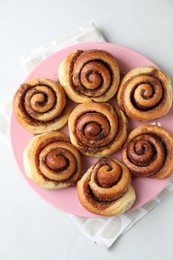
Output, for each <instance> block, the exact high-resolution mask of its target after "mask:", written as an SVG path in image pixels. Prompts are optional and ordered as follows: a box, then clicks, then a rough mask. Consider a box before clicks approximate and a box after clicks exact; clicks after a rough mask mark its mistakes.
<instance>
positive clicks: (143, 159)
mask: <svg viewBox="0 0 173 260" xmlns="http://www.w3.org/2000/svg"><path fill="white" fill-rule="evenodd" d="M122 159H123V163H124V164H125V165H126V166H127V167H128V168H129V170H130V171H131V173H132V174H133V175H136V176H139V177H152V178H157V179H163V178H166V177H168V176H170V175H171V174H172V170H173V136H172V135H171V134H169V133H168V132H167V131H166V130H165V129H163V128H161V127H159V126H155V125H142V126H139V127H137V128H136V129H134V130H133V131H132V132H131V133H130V134H129V135H128V137H127V140H126V142H125V144H124V146H123V149H122Z"/></svg>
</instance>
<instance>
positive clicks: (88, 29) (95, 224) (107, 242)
mask: <svg viewBox="0 0 173 260" xmlns="http://www.w3.org/2000/svg"><path fill="white" fill-rule="evenodd" d="M103 41H105V39H104V37H103V36H102V34H101V33H100V32H99V31H98V30H97V28H96V26H95V25H94V24H93V23H91V24H88V25H86V26H84V27H81V28H79V30H78V31H77V32H74V33H73V34H71V35H68V36H67V37H66V38H64V39H56V40H54V41H52V42H50V43H49V44H47V45H46V46H41V47H39V48H37V49H35V50H33V51H30V52H28V53H27V54H26V55H24V56H21V57H20V58H21V62H22V64H23V66H24V69H25V71H26V73H28V72H30V71H31V70H32V69H33V68H34V67H35V66H36V65H37V64H38V63H39V62H41V61H42V60H43V59H45V58H46V57H47V56H49V55H50V54H52V53H54V52H55V51H57V50H59V49H62V48H64V47H66V46H69V45H72V44H77V43H82V42H103ZM9 111H10V110H9V103H7V104H6V105H5V107H4V112H3V114H1V115H0V118H1V119H2V120H1V122H4V123H2V124H1V126H0V133H1V136H2V135H3V136H5V133H6V132H7V127H6V124H5V122H6V118H8V117H9ZM172 190H173V180H172V181H170V182H169V184H168V185H167V187H166V188H165V189H164V190H163V191H162V192H160V193H159V194H158V195H157V196H156V197H155V198H154V199H152V200H151V201H150V202H148V203H147V204H146V205H145V206H143V207H141V208H140V209H137V210H135V211H133V212H128V213H125V214H123V215H121V216H117V217H100V218H85V217H78V216H73V215H70V214H69V216H70V217H71V218H72V219H73V221H75V223H76V224H77V225H78V226H79V228H80V229H81V230H82V231H83V232H84V234H85V235H87V236H88V237H89V239H90V240H91V241H92V242H94V243H96V244H98V245H100V246H102V247H103V248H105V249H108V248H109V247H111V245H112V244H113V243H114V242H115V241H116V239H117V238H118V237H120V236H121V235H123V234H124V233H125V232H127V231H128V230H129V229H130V228H131V227H132V226H133V225H134V224H135V223H137V222H138V221H139V220H140V219H141V218H143V217H144V216H145V215H146V214H147V213H149V211H150V210H151V209H153V208H154V207H155V206H156V205H157V204H158V203H159V202H160V201H161V200H162V199H163V198H165V197H166V196H167V195H168V194H169V193H170V192H171V191H172Z"/></svg>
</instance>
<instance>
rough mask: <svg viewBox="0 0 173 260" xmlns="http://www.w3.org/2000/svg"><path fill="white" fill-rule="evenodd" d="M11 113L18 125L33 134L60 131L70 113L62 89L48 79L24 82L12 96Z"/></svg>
mask: <svg viewBox="0 0 173 260" xmlns="http://www.w3.org/2000/svg"><path fill="white" fill-rule="evenodd" d="M13 111H14V113H15V116H16V118H17V120H18V121H19V123H20V124H21V125H22V126H23V127H25V128H26V129H27V130H29V131H31V132H33V133H44V132H47V131H52V130H57V129H60V128H61V127H62V126H64V125H65V124H66V123H67V120H68V115H69V112H70V111H69V107H68V106H67V105H66V97H65V93H64V90H63V88H62V87H61V86H60V85H59V84H57V83H55V82H53V81H51V80H48V79H38V80H37V79H33V80H27V81H25V82H24V83H23V84H22V85H21V86H20V87H19V89H18V90H17V92H16V94H15V96H14V99H13Z"/></svg>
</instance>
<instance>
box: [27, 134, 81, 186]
mask: <svg viewBox="0 0 173 260" xmlns="http://www.w3.org/2000/svg"><path fill="white" fill-rule="evenodd" d="M24 167H25V171H26V174H27V176H28V177H29V178H30V179H31V180H32V181H34V182H35V183H36V184H38V185H39V186H41V187H42V188H45V189H60V188H66V187H69V186H71V185H73V184H75V183H76V182H77V180H78V179H79V177H80V173H81V159H80V155H79V152H78V151H77V150H76V148H75V147H73V145H72V144H71V143H70V140H69V138H68V137H67V136H66V135H65V134H62V133H61V132H59V131H53V132H48V133H44V134H40V135H37V136H35V137H33V138H32V139H31V140H30V142H29V143H28V145H27V147H26V149H25V151H24Z"/></svg>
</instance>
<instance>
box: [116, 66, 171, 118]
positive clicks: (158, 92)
mask: <svg viewBox="0 0 173 260" xmlns="http://www.w3.org/2000/svg"><path fill="white" fill-rule="evenodd" d="M117 101H118V105H119V107H120V108H121V109H122V110H123V111H124V112H125V113H126V115H127V116H128V117H130V118H133V119H137V120H141V121H145V120H152V119H156V118H159V117H161V116H163V115H165V114H167V113H168V111H169V110H170V108H171V106H172V86H171V80H170V78H169V77H168V76H167V75H166V74H165V73H164V72H163V71H161V70H160V69H158V68H154V67H152V66H151V67H139V68H135V69H133V70H131V71H129V72H128V73H127V74H126V75H125V76H124V78H123V79H122V82H121V84H120V87H119V90H118V94H117Z"/></svg>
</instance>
